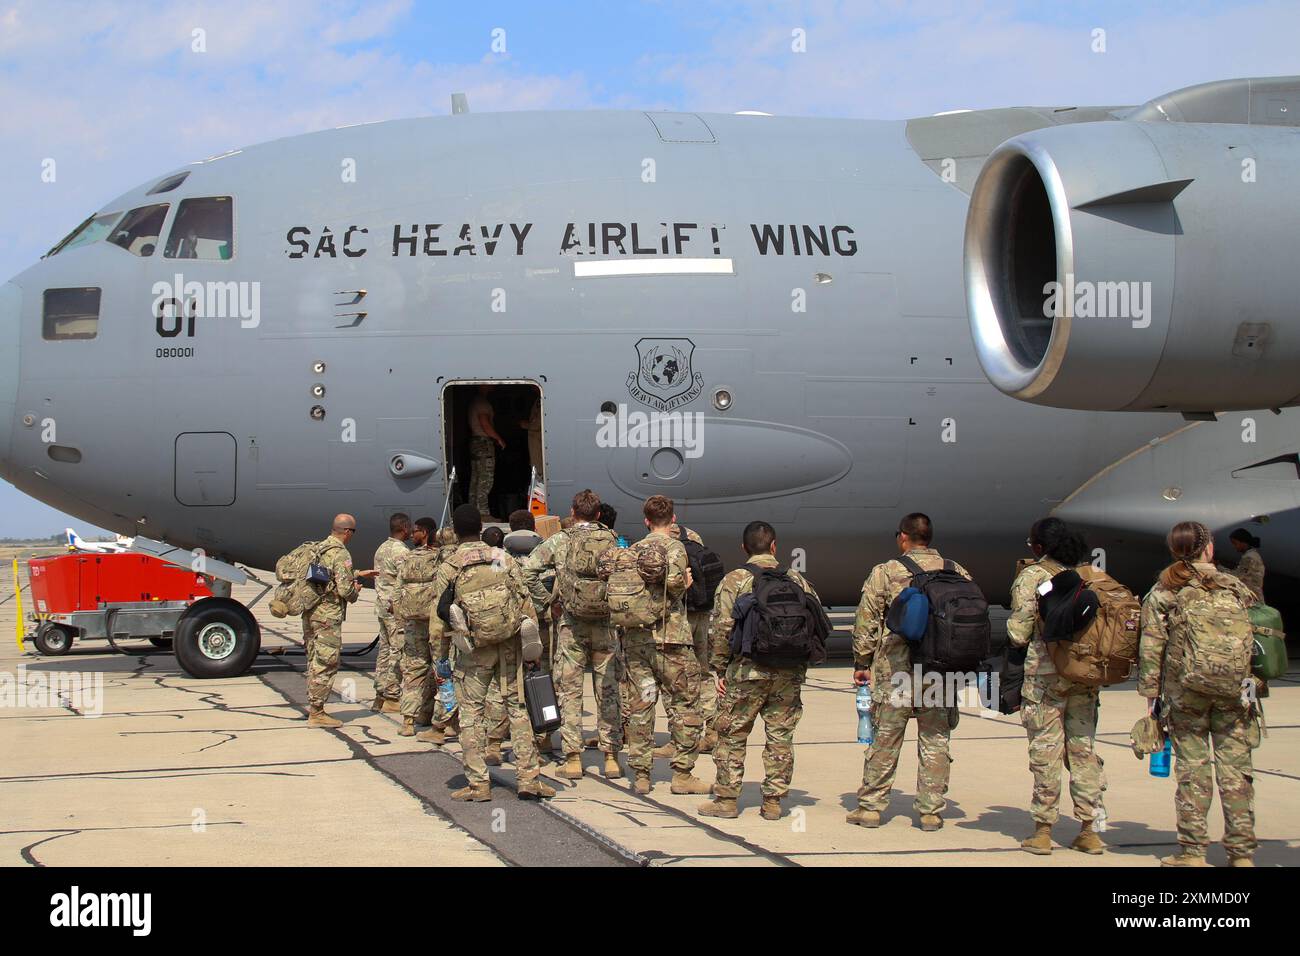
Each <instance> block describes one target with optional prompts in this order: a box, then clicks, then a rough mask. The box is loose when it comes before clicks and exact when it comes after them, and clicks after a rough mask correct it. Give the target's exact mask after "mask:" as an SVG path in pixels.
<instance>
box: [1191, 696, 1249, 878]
mask: <svg viewBox="0 0 1300 956" xmlns="http://www.w3.org/2000/svg"><path fill="white" fill-rule="evenodd" d="M1168 696H1169V734H1170V737H1171V738H1172V739H1173V749H1174V757H1175V761H1174V768H1175V772H1176V776H1177V778H1178V790H1177V792H1176V794H1175V796H1174V809H1175V811H1176V812H1177V815H1178V842H1179V843H1180V844H1181V845H1182V846H1183V848H1184V849H1186V850H1190V851H1192V852H1194V853H1200V854H1204V853H1205V850H1206V848H1207V847H1208V846H1209V845H1210V831H1209V828H1208V826H1207V825H1206V817H1207V816H1208V815H1209V812H1210V803H1211V801H1212V800H1213V798H1214V785H1215V782H1216V780H1217V783H1218V787H1219V802H1220V803H1221V804H1222V805H1223V848H1224V849H1225V850H1226V851H1227V852H1228V857H1229V858H1230V859H1233V858H1236V857H1250V856H1253V855H1254V853H1255V849H1256V847H1257V845H1258V844H1257V843H1256V840H1255V784H1254V770H1253V767H1252V763H1251V753H1250V752H1251V750H1252V749H1254V747H1256V746H1258V745H1259V728H1258V726H1257V725H1256V723H1255V720H1254V718H1253V717H1251V716H1250V715H1249V713H1248V712H1247V710H1246V708H1244V707H1242V706H1241V702H1240V701H1239V700H1237V699H1236V698H1232V699H1227V700H1224V699H1220V698H1211V697H1205V696H1203V695H1201V694H1197V693H1195V692H1193V691H1189V690H1183V689H1181V688H1179V689H1177V690H1171V691H1169V695H1168ZM1211 742H1213V745H1214V768H1213V775H1211V769H1210V744H1211Z"/></svg>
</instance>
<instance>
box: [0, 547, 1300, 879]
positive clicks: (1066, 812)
mask: <svg viewBox="0 0 1300 956" xmlns="http://www.w3.org/2000/svg"><path fill="white" fill-rule="evenodd" d="M22 574H23V577H22V580H23V581H24V582H25V580H26V578H25V575H26V568H25V565H23V567H22ZM3 577H4V584H3V585H2V586H0V692H2V691H3V689H4V682H5V681H6V680H9V681H11V682H12V681H13V680H14V679H19V682H22V679H23V678H25V680H26V681H27V682H28V683H29V685H30V686H36V687H41V686H46V685H48V684H49V683H50V682H51V681H54V682H60V683H61V685H62V687H63V690H64V693H63V698H62V700H60V699H57V697H56V699H53V700H41V699H39V698H36V699H33V698H32V691H30V690H29V691H28V692H26V695H25V698H26V699H24V700H22V701H18V700H16V699H10V700H8V702H5V701H4V700H3V694H2V693H0V863H3V864H6V865H19V866H21V865H36V866H45V865H53V866H58V865H79V866H87V865H89V866H94V865H107V864H113V865H143V866H148V865H166V864H171V865H187V866H188V865H224V866H238V865H247V864H262V865H273V866H304V865H320V864H326V865H328V864H338V863H346V864H354V865H361V866H414V865H439V866H445V865H452V866H501V865H510V864H518V865H581V866H644V865H653V866H678V865H696V866H701V865H702V866H710V865H724V866H738V865H740V866H816V865H867V866H873V865H894V864H911V865H921V866H944V865H954V864H955V865H977V866H1020V867H1035V868H1044V869H1051V868H1054V867H1064V866H1103V867H1116V866H1153V865H1156V864H1157V863H1158V859H1159V857H1160V856H1162V855H1165V854H1168V853H1169V852H1171V851H1173V850H1174V849H1175V848H1176V842H1177V841H1176V836H1175V831H1174V807H1173V793H1174V781H1173V778H1172V777H1171V778H1167V779H1157V778H1153V777H1151V776H1149V774H1148V773H1147V766H1146V762H1145V761H1139V760H1137V759H1136V758H1135V757H1134V755H1133V753H1132V751H1131V750H1130V749H1129V747H1128V731H1129V728H1130V727H1131V726H1132V724H1133V722H1134V721H1135V720H1136V719H1137V718H1138V717H1139V716H1140V715H1141V714H1142V713H1143V710H1144V703H1143V701H1142V699H1141V698H1139V697H1138V695H1137V694H1136V693H1135V692H1134V690H1133V685H1132V684H1131V683H1130V684H1124V685H1119V686H1117V687H1113V688H1108V689H1107V690H1105V691H1104V692H1103V694H1102V707H1101V719H1100V726H1099V728H1098V739H1097V746H1098V749H1099V752H1100V753H1101V754H1102V756H1103V757H1104V759H1105V761H1106V776H1107V780H1108V789H1107V792H1106V795H1105V805H1106V809H1107V812H1108V816H1109V821H1110V822H1109V827H1108V829H1107V830H1106V832H1105V833H1104V834H1103V839H1104V840H1105V842H1106V843H1107V845H1108V847H1109V851H1108V852H1107V853H1106V854H1105V855H1103V856H1099V857H1093V856H1086V855H1084V854H1081V853H1077V852H1074V851H1071V850H1069V849H1068V848H1067V847H1068V844H1069V842H1070V840H1071V839H1073V837H1074V835H1075V833H1076V832H1077V830H1078V824H1077V823H1076V822H1075V821H1074V820H1073V819H1072V818H1071V812H1070V807H1069V798H1068V795H1067V796H1064V798H1063V809H1062V820H1061V822H1060V823H1059V824H1058V825H1057V826H1056V829H1055V832H1054V835H1055V838H1056V840H1057V841H1058V843H1059V844H1060V846H1058V848H1057V849H1056V851H1055V852H1054V853H1053V854H1052V855H1051V856H1050V857H1038V856H1031V855H1029V854H1026V853H1024V852H1023V851H1021V850H1020V849H1019V848H1018V843H1019V841H1020V839H1021V838H1023V837H1024V836H1025V835H1026V834H1027V833H1028V832H1029V831H1030V830H1031V829H1032V825H1031V822H1030V819H1029V815H1028V812H1027V809H1026V808H1027V805H1028V800H1029V794H1030V787H1031V777H1030V774H1029V769H1028V760H1027V755H1026V743H1025V735H1024V731H1023V729H1022V728H1021V726H1020V722H1019V718H1018V717H1016V716H1012V717H1003V716H999V715H995V714H992V713H989V712H984V711H981V710H979V709H964V710H963V715H962V719H961V723H960V725H959V726H958V727H957V729H956V731H955V732H954V734H953V744H952V753H953V757H954V762H953V769H952V781H951V789H950V793H949V805H948V808H947V810H945V812H944V814H943V816H944V823H945V825H944V828H943V829H942V830H941V831H939V832H937V833H922V832H921V831H920V830H919V829H917V828H916V826H915V824H914V820H913V814H912V807H911V805H912V798H913V795H914V793H915V779H916V752H915V745H914V743H913V741H914V740H915V731H914V729H913V730H911V731H909V734H908V740H909V743H908V744H907V745H906V746H905V747H904V750H903V755H902V759H901V760H900V763H899V770H898V776H897V779H896V781H895V789H894V794H893V797H892V800H891V804H890V808H889V811H888V813H887V815H886V820H885V823H884V825H883V826H882V827H880V828H879V829H876V830H864V829H861V828H859V827H854V826H850V825H848V824H846V823H845V822H844V815H845V813H846V812H847V811H849V810H851V809H852V808H853V807H854V806H855V805H856V790H857V787H858V784H859V781H860V778H861V772H862V758H863V748H862V746H860V745H859V744H857V743H856V740H855V736H856V722H857V716H856V713H855V711H854V706H853V704H854V690H853V688H852V685H851V666H850V663H849V661H848V660H847V659H844V658H842V657H841V658H840V659H833V660H832V661H831V662H830V663H829V664H827V665H825V666H822V667H818V668H814V669H813V670H812V671H811V672H810V674H809V680H808V683H807V685H806V686H805V688H804V698H803V699H804V716H803V720H802V722H801V723H800V725H799V728H798V732H797V734H796V737H795V774H794V784H793V788H792V791H791V794H790V797H789V799H788V800H786V801H785V814H784V815H783V817H782V818H781V819H780V820H777V821H772V822H769V821H766V820H763V819H762V818H761V817H760V816H759V814H758V805H759V803H760V800H761V797H760V794H759V781H760V780H761V778H762V757H761V750H762V729H761V719H760V721H759V722H758V726H756V727H755V730H754V733H753V734H752V735H751V737H750V741H749V748H748V751H747V758H746V782H745V786H744V790H743V792H742V795H741V799H740V807H741V815H740V817H739V818H738V819H735V820H717V819H713V818H702V817H699V816H698V815H697V814H696V813H695V808H696V807H697V806H698V805H699V804H700V803H701V801H702V800H704V799H706V798H704V797H700V796H674V795H672V794H671V793H669V786H668V783H669V779H670V777H671V772H670V770H669V767H668V763H667V761H666V760H656V762H655V773H654V781H655V787H654V790H653V791H652V792H651V794H650V795H649V796H645V797H642V796H637V795H635V794H634V793H632V791H631V787H630V782H629V780H628V779H627V778H622V779H616V780H605V779H604V778H603V777H602V776H601V775H600V764H601V761H600V754H598V753H596V752H595V751H587V753H586V754H585V755H584V763H585V764H587V775H586V777H585V778H584V779H583V780H581V781H578V782H577V783H576V784H572V783H570V782H569V781H566V780H563V779H562V778H559V777H557V776H556V775H555V773H554V771H555V770H556V769H557V767H556V766H555V765H549V766H548V767H547V768H546V771H545V772H546V773H547V779H548V780H549V781H550V782H551V784H552V786H554V787H555V788H556V789H557V790H559V795H558V796H557V797H556V798H555V799H554V800H552V801H549V802H548V803H545V804H539V803H536V802H523V801H519V800H518V799H516V797H515V795H514V792H513V783H514V774H513V768H512V767H511V765H510V763H509V759H508V758H509V750H507V751H506V756H507V761H506V763H505V765H504V766H502V767H499V768H493V771H492V773H493V782H494V787H493V796H494V799H493V801H492V802H491V803H486V804H459V803H456V802H454V801H451V800H450V799H449V794H450V792H451V790H452V789H454V788H456V787H459V786H461V785H463V783H464V777H463V775H462V774H461V772H460V763H459V756H460V748H459V745H458V744H457V743H456V742H455V741H452V742H449V743H448V744H447V745H445V746H443V747H441V748H438V747H433V746H430V745H427V744H421V743H418V742H416V741H415V740H413V739H411V738H402V737H399V736H397V733H396V731H397V728H398V726H399V723H400V722H399V720H398V719H397V717H396V715H391V714H376V713H372V712H371V710H370V708H369V702H370V700H371V699H372V697H373V684H372V682H371V675H372V672H373V666H374V654H373V651H372V652H371V653H370V654H368V655H366V656H364V657H357V656H345V657H344V664H343V667H342V669H341V670H340V673H339V677H338V679H337V680H336V682H335V697H334V699H333V700H332V701H331V703H330V705H329V707H328V710H329V711H330V713H332V714H333V715H334V716H335V717H338V718H339V719H341V720H343V721H345V723H344V726H343V727H342V728H340V729H339V730H319V729H312V728H308V727H307V726H306V723H305V720H304V715H305V682H304V679H303V669H304V661H303V658H302V656H301V655H300V654H298V655H295V654H293V653H292V652H293V651H294V650H296V649H297V648H298V646H299V645H300V643H301V631H300V626H299V624H298V622H297V621H296V620H293V619H290V620H277V619H276V618H274V617H272V616H271V615H270V613H269V612H268V611H266V609H265V606H264V603H263V604H259V605H258V606H257V607H255V608H254V611H255V613H256V614H257V616H258V619H259V621H260V622H261V625H262V628H263V646H264V648H265V649H267V650H274V649H281V650H287V651H289V653H286V654H283V655H273V654H263V655H261V656H259V658H258V660H257V662H256V663H255V664H254V666H253V668H252V669H251V670H250V671H249V672H248V673H247V674H245V675H243V676H241V677H238V678H232V679H227V680H219V681H200V680H194V679H192V678H190V677H188V676H186V675H185V674H184V672H183V671H181V670H180V668H179V667H178V666H177V664H176V662H175V660H174V658H173V657H172V656H171V654H170V652H169V651H164V650H159V649H157V648H154V647H152V646H150V645H148V644H144V643H140V642H137V643H134V644H130V645H123V646H124V647H127V648H129V649H130V650H131V651H133V652H135V653H131V654H116V653H113V652H112V651H111V649H110V648H109V647H108V645H107V644H106V643H105V642H86V643H84V644H77V645H75V646H74V647H73V649H72V651H71V652H70V653H69V654H67V655H64V656H62V657H55V658H46V657H40V656H38V655H37V654H36V653H35V650H34V648H33V647H32V645H31V644H30V642H29V643H28V644H27V652H26V653H25V654H24V653H22V652H20V651H19V649H18V646H17V643H16V640H15V623H16V620H17V617H16V611H17V602H16V601H15V600H14V599H13V586H12V581H11V575H10V573H9V571H8V569H7V568H6V569H5V573H4V575H3ZM255 594H256V589H255V588H252V587H245V588H239V589H236V593H235V597H236V598H239V599H241V600H244V601H249V600H252V598H253V596H254V595H255ZM373 596H374V592H373V591H370V590H367V591H363V593H362V597H361V599H360V600H359V601H358V603H357V604H356V605H354V606H353V607H352V608H350V609H349V615H348V620H347V622H346V623H345V625H344V643H345V650H347V649H359V648H361V647H364V646H365V645H366V644H368V643H369V642H370V641H371V640H372V639H373V638H374V635H375V633H376V631H377V625H376V621H375V617H374V607H373ZM23 600H24V610H25V611H30V607H29V601H28V599H27V594H26V592H24V593H23ZM20 668H21V669H22V671H21V672H20ZM6 675H8V676H7V677H6ZM64 675H68V676H64ZM1297 676H1300V675H1297V674H1296V673H1295V672H1294V671H1293V672H1292V673H1291V674H1290V675H1288V677H1287V678H1286V679H1284V680H1280V681H1276V682H1274V684H1273V694H1272V696H1271V697H1270V698H1269V699H1268V700H1267V701H1266V704H1265V706H1266V713H1267V717H1268V724H1269V734H1268V737H1267V738H1266V739H1265V740H1264V742H1263V745H1262V746H1261V747H1260V748H1259V749H1258V750H1257V751H1256V752H1255V786H1256V818H1257V821H1256V825H1257V832H1258V835H1259V839H1260V849H1259V853H1258V855H1257V857H1256V861H1257V863H1259V864H1260V865H1262V866H1265V865H1271V866H1288V865H1296V864H1298V863H1300V746H1298V744H1300V687H1298V686H1297V683H1296V679H1297ZM33 681H34V682H36V683H35V684H32V683H31V682H33ZM73 682H84V683H81V684H76V683H73ZM97 684H98V685H99V686H101V687H102V692H101V694H100V696H99V697H98V698H96V696H95V694H94V690H95V687H96V685H97ZM70 688H72V689H75V690H76V691H77V692H76V693H74V692H72V690H70ZM82 690H85V691H86V693H81V692H80V691H82ZM586 693H587V706H586V716H585V723H586V727H587V729H588V730H589V731H593V730H594V718H593V716H592V715H593V710H592V703H593V702H592V700H591V696H590V695H591V687H590V681H587V682H586ZM94 709H102V716H97V717H92V716H88V715H87V713H86V712H88V711H91V710H94ZM666 729H667V727H666V720H665V718H664V717H663V715H662V714H661V715H660V718H659V723H658V731H659V732H658V740H659V742H663V741H664V740H666V739H667V735H666ZM556 738H557V740H558V734H557V735H556ZM696 772H697V774H698V775H699V776H700V777H702V778H703V779H704V780H706V781H709V782H711V781H712V779H713V773H714V768H713V763H712V760H711V758H710V757H709V756H707V755H702V756H701V757H700V759H699V763H698V765H697V770H696ZM1063 789H1065V788H1064V787H1063ZM1211 832H1212V833H1213V835H1214V837H1215V838H1216V839H1217V838H1218V837H1219V836H1220V835H1221V833H1222V818H1221V815H1220V811H1219V808H1218V803H1217V799H1216V802H1215V806H1214V807H1213V809H1212V810H1211ZM1210 861H1211V862H1212V863H1215V864H1218V865H1222V864H1224V863H1225V857H1224V854H1223V851H1222V849H1221V848H1220V847H1219V846H1217V845H1216V846H1215V847H1213V848H1212V849H1211V851H1210Z"/></svg>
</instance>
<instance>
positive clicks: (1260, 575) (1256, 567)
mask: <svg viewBox="0 0 1300 956" xmlns="http://www.w3.org/2000/svg"><path fill="white" fill-rule="evenodd" d="M1228 573H1229V574H1231V575H1233V576H1234V577H1236V578H1238V579H1239V580H1240V581H1241V583H1242V584H1244V585H1246V587H1248V588H1250V589H1251V590H1252V591H1254V592H1255V597H1257V598H1259V600H1261V601H1262V600H1264V559H1263V558H1261V557H1260V556H1259V552H1258V551H1256V550H1255V549H1254V548H1251V549H1249V550H1248V551H1246V552H1245V553H1244V554H1243V555H1242V556H1241V560H1240V561H1238V562H1237V566H1236V567H1235V568H1233V569H1232V570H1231V571H1229V572H1228Z"/></svg>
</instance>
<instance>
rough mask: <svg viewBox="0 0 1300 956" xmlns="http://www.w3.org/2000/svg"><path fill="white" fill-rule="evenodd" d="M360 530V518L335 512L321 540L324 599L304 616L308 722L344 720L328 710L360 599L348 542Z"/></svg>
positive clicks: (312, 724)
mask: <svg viewBox="0 0 1300 956" xmlns="http://www.w3.org/2000/svg"><path fill="white" fill-rule="evenodd" d="M356 533H357V519H356V518H354V517H352V515H347V514H341V515H335V517H334V526H333V528H332V529H331V530H330V534H329V537H327V538H325V539H324V540H323V541H321V542H320V545H319V548H318V554H319V555H320V556H319V558H318V559H317V563H318V564H319V565H320V566H321V567H323V568H324V569H325V570H326V571H327V572H328V574H329V578H330V580H329V583H328V584H327V585H326V586H325V594H324V596H323V597H322V598H321V600H320V603H319V604H317V605H316V606H315V607H314V608H312V609H311V610H310V611H308V612H307V613H306V614H304V615H303V616H302V639H303V644H304V645H305V646H306V649H307V724H308V726H310V727H339V726H342V721H339V720H335V719H334V718H333V717H331V716H329V715H328V714H327V713H325V701H327V700H329V696H330V691H331V690H332V689H333V687H334V675H335V674H337V673H338V670H339V654H340V653H341V652H342V650H343V619H344V618H345V617H346V616H347V606H348V605H349V604H351V603H353V602H354V601H356V599H357V594H358V589H357V578H356V572H355V571H354V570H353V568H352V555H351V554H349V553H348V547H347V546H348V542H349V541H351V540H352V538H353V536H354V535H355V534H356Z"/></svg>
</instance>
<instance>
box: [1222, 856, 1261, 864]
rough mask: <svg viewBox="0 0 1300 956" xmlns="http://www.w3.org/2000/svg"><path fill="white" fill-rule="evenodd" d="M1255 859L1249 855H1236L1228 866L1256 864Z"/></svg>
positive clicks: (1229, 861)
mask: <svg viewBox="0 0 1300 956" xmlns="http://www.w3.org/2000/svg"><path fill="white" fill-rule="evenodd" d="M1254 865H1255V861H1254V860H1252V859H1251V858H1250V857H1248V856H1234V857H1232V858H1231V859H1230V860H1228V866H1254Z"/></svg>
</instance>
